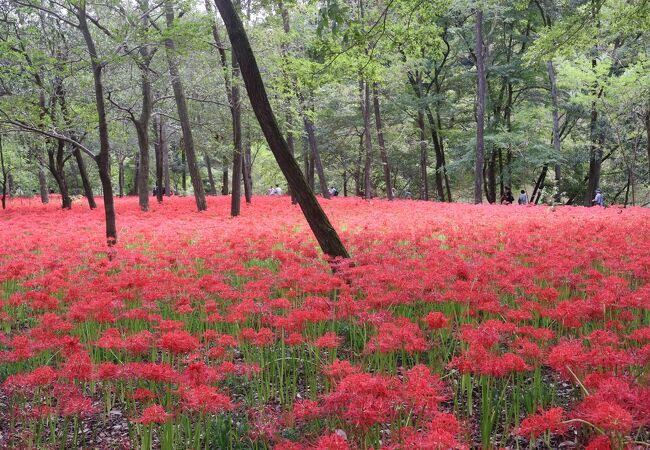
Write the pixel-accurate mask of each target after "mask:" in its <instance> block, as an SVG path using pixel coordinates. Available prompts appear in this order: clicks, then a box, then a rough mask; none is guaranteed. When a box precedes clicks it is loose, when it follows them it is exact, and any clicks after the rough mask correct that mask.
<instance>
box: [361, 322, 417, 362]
mask: <svg viewBox="0 0 650 450" xmlns="http://www.w3.org/2000/svg"><path fill="white" fill-rule="evenodd" d="M428 347H429V345H428V344H427V341H426V340H425V339H424V336H423V334H422V330H420V328H419V327H418V326H417V325H416V324H414V323H413V322H411V321H410V320H408V319H407V318H405V317H401V318H398V319H396V320H395V321H394V322H386V323H383V324H381V325H379V329H378V331H377V336H375V337H374V338H373V339H372V340H371V341H370V342H368V344H367V345H366V349H365V351H366V352H374V351H379V352H381V353H390V352H394V351H399V350H404V351H406V352H407V353H415V352H423V351H425V350H426V349H427V348H428Z"/></svg>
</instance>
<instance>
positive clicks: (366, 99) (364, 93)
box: [359, 78, 373, 199]
mask: <svg viewBox="0 0 650 450" xmlns="http://www.w3.org/2000/svg"><path fill="white" fill-rule="evenodd" d="M359 91H360V96H361V116H362V117H363V142H364V144H365V155H364V164H363V191H364V197H365V198H366V199H371V198H372V191H373V187H372V136H371V132H370V129H371V127H372V124H371V122H370V114H371V112H370V85H369V84H368V82H367V81H365V80H363V78H360V79H359Z"/></svg>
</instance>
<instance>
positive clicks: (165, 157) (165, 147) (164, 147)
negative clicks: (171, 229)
mask: <svg viewBox="0 0 650 450" xmlns="http://www.w3.org/2000/svg"><path fill="white" fill-rule="evenodd" d="M158 120H159V121H160V152H161V156H162V171H163V173H162V176H163V184H164V191H163V192H164V194H165V195H166V196H167V197H169V196H171V195H172V192H171V187H172V185H171V180H170V179H169V140H168V138H169V136H168V135H167V122H165V118H164V117H163V116H159V117H158Z"/></svg>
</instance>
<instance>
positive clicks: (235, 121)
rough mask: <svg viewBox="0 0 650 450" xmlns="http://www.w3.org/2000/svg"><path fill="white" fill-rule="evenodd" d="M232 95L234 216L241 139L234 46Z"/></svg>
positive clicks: (234, 213) (238, 207) (238, 193)
mask: <svg viewBox="0 0 650 450" xmlns="http://www.w3.org/2000/svg"><path fill="white" fill-rule="evenodd" d="M231 53H232V61H231V67H232V79H233V83H232V89H231V92H232V95H231V97H230V98H231V102H232V103H231V104H230V115H231V116H232V141H233V151H232V197H231V202H230V215H231V216H232V217H236V216H238V215H239V214H240V212H241V181H242V140H241V101H240V98H239V86H237V79H238V78H239V63H238V62H237V55H236V54H235V53H236V51H235V48H234V46H233V48H232V50H231Z"/></svg>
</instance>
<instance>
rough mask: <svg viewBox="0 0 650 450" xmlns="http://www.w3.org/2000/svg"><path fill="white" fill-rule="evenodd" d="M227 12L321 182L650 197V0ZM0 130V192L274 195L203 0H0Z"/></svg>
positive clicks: (215, 18) (329, 4)
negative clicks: (238, 21) (239, 23)
mask: <svg viewBox="0 0 650 450" xmlns="http://www.w3.org/2000/svg"><path fill="white" fill-rule="evenodd" d="M236 7H237V8H239V10H240V15H241V17H242V20H243V22H244V24H245V26H246V30H247V33H248V35H249V38H250V40H251V44H252V47H253V50H254V52H255V56H256V58H257V63H258V65H259V66H260V69H261V71H262V76H263V78H264V82H265V84H266V87H267V90H268V91H269V97H270V100H271V102H272V106H273V108H274V112H275V114H276V116H277V118H278V120H279V122H280V126H281V127H282V130H283V131H284V133H285V135H286V139H287V142H288V144H289V148H290V149H292V150H293V151H294V154H295V155H296V158H297V159H298V160H299V162H300V164H301V167H302V168H303V171H304V173H305V174H306V177H307V179H308V181H309V182H310V183H311V185H312V186H313V188H314V191H315V192H317V193H323V194H324V196H326V197H327V196H328V195H329V194H328V193H327V189H328V188H329V187H331V186H334V187H336V188H337V190H338V191H339V192H340V195H360V196H364V197H371V196H380V197H381V196H390V195H391V194H394V195H395V196H399V197H412V198H420V199H425V200H437V201H476V202H479V201H488V202H490V203H494V202H497V203H498V202H499V201H500V198H501V197H502V195H503V193H504V188H507V187H508V186H511V187H512V190H513V191H514V192H515V195H516V193H517V192H518V191H519V190H520V189H525V190H526V191H527V193H528V195H529V197H530V198H531V200H532V201H534V202H547V203H551V202H553V203H566V204H584V205H591V200H592V198H593V195H594V190H595V189H596V188H597V187H600V188H602V189H603V191H604V192H605V199H606V202H607V203H608V204H614V203H617V204H625V205H630V204H631V205H648V204H649V203H650V189H649V184H648V180H649V177H650V142H649V141H650V52H649V49H650V2H648V1H643V0H630V1H626V0H588V1H575V0H562V1H551V0H533V1H528V0H525V1H522V0H516V1H500V0H485V1H478V2H475V1H467V0H450V1H439V0H429V1H421V0H381V1H369V0H354V1H344V0H325V1H303V0H285V1H284V2H283V1H282V0H243V1H242V2H241V3H238V4H237V5H236ZM477 67H478V70H477ZM483 75H484V78H483ZM482 79H484V83H481V80H482ZM481 122H482V123H483V124H482V126H481ZM0 123H1V125H0V132H1V137H2V145H1V148H2V161H1V162H2V180H4V181H3V183H2V185H3V191H4V192H5V193H7V194H13V195H18V196H19V195H21V194H23V195H32V194H36V193H37V192H39V191H40V193H41V196H42V199H43V200H44V201H46V200H47V196H48V192H51V191H55V192H57V193H61V194H62V199H61V201H62V203H63V207H69V206H70V205H71V200H70V197H72V196H75V195H84V194H85V195H86V196H87V197H89V201H90V204H91V207H92V206H93V205H94V200H92V196H93V195H101V194H102V190H105V189H111V190H112V191H113V193H114V194H115V195H119V196H122V195H137V194H138V193H140V194H141V195H140V206H141V208H142V209H143V210H146V209H147V208H148V201H149V199H148V197H149V195H150V194H151V192H152V190H153V189H154V188H157V189H156V190H157V191H158V193H159V199H160V200H161V201H162V195H160V194H162V192H163V191H164V192H165V194H169V193H170V192H175V193H179V194H183V193H184V194H192V193H193V194H194V195H195V197H196V198H197V206H198V207H199V209H202V208H201V203H200V197H201V195H202V191H205V193H207V194H208V195H210V194H211V195H216V194H228V193H231V192H233V191H234V192H235V193H238V192H239V190H240V189H242V187H243V190H242V191H243V192H245V193H246V195H247V196H248V198H250V195H252V193H256V194H257V193H259V194H263V193H266V192H267V191H268V189H269V188H270V187H271V186H275V185H276V184H279V185H280V186H281V187H282V188H283V189H284V190H285V191H286V184H285V181H284V179H283V177H282V174H281V172H280V171H279V169H278V168H277V164H276V162H275V161H274V159H273V155H272V154H271V152H270V151H269V150H268V148H267V145H266V141H265V140H264V137H263V135H262V134H261V132H260V128H259V125H258V123H257V122H256V120H255V116H254V115H253V112H252V110H251V107H250V104H249V102H248V99H247V97H246V90H245V89H244V87H243V84H242V81H241V79H240V75H239V70H238V67H237V62H236V59H235V58H234V57H233V55H232V54H231V50H230V45H229V42H228V34H227V33H226V30H225V28H224V26H223V23H222V21H221V19H220V18H219V15H218V14H217V13H216V12H215V5H213V4H211V3H210V2H209V1H206V2H205V3H203V2H196V1H179V2H175V1H172V0H167V1H164V0H163V1H161V2H157V1H151V0H133V1H108V2H95V1H92V0H91V1H89V2H85V1H81V2H79V1H67V0H12V1H7V0H3V1H2V2H0ZM477 138H478V139H477ZM233 173H236V174H241V176H239V175H238V176H234V177H233ZM233 179H234V182H233ZM2 180H0V181H2ZM242 181H243V183H242ZM240 184H241V185H242V187H240ZM393 189H394V191H393ZM237 198H239V195H237ZM204 203H205V202H203V204H204ZM236 214H237V212H236V210H235V209H233V215H236Z"/></svg>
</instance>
